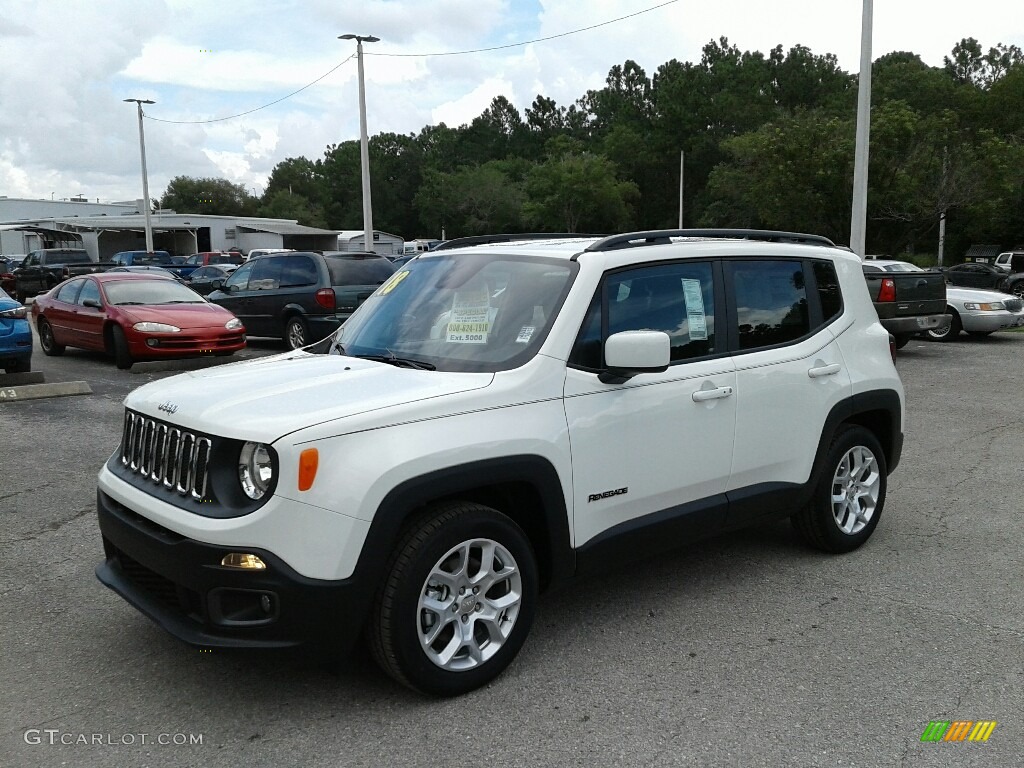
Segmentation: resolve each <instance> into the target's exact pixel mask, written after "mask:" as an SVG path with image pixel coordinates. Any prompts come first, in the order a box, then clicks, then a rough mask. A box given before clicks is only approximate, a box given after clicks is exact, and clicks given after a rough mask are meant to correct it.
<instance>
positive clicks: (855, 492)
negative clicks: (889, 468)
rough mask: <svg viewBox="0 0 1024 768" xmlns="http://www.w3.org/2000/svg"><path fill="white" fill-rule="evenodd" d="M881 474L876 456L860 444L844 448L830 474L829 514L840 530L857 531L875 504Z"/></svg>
mask: <svg viewBox="0 0 1024 768" xmlns="http://www.w3.org/2000/svg"><path fill="white" fill-rule="evenodd" d="M881 477H882V476H881V473H880V472H879V467H878V460H877V459H876V458H875V455H874V454H873V453H872V452H871V451H870V450H868V449H867V448H866V447H864V446H863V445H857V446H854V447H853V448H851V449H850V450H849V451H847V452H846V453H845V454H844V455H843V458H842V460H841V461H840V462H839V466H838V467H837V468H836V472H835V475H834V476H833V477H832V516H833V517H834V518H835V521H836V525H837V526H839V530H841V531H842V532H843V533H846V534H850V535H853V534H857V533H860V532H861V531H862V530H863V529H864V526H866V525H867V524H868V523H869V522H871V518H872V517H873V516H874V514H875V509H876V507H877V506H878V498H879V495H880V491H881Z"/></svg>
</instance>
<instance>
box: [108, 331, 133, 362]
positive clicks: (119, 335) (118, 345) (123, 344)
mask: <svg viewBox="0 0 1024 768" xmlns="http://www.w3.org/2000/svg"><path fill="white" fill-rule="evenodd" d="M110 337H111V341H112V342H113V347H114V365H116V366H117V367H118V368H120V369H121V370H122V371H127V370H128V369H129V368H131V367H132V363H133V362H135V361H134V360H132V355H131V352H129V351H128V339H126V338H125V335H124V329H123V328H121V326H120V325H115V326H114V328H113V330H112V331H111V332H110Z"/></svg>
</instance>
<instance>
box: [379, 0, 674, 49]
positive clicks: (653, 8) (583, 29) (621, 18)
mask: <svg viewBox="0 0 1024 768" xmlns="http://www.w3.org/2000/svg"><path fill="white" fill-rule="evenodd" d="M678 2H679V0H668V2H665V3H662V4H661V5H654V6H651V7H650V8H645V9H644V10H642V11H636V12H635V13H629V14H626V15H625V16H619V17H618V18H617V19H610V20H609V21H602V22H601V23H600V24H591V25H590V26H589V27H580V28H579V29H574V30H572V31H571V32H560V33H559V34H557V35H548V36H547V37H538V38H535V39H533V40H524V41H522V42H519V43H507V44H506V45H494V46H491V47H490V48H472V49H470V50H466V51H438V52H436V53H379V52H376V51H367V52H366V55H367V56H391V57H394V58H408V57H431V56H462V55H464V54H467V53H486V52H487V51H501V50H504V49H506V48H519V47H521V46H524V45H530V44H532V43H543V42H546V41H548V40H557V39H558V38H560V37H568V36H569V35H577V34H579V33H580V32H589V31H590V30H592V29H597V28H599V27H607V26H608V25H609V24H616V23H618V22H620V21H625V20H626V19H631V18H633V17H634V16H640V15H641V14H644V13H650V12H651V11H656V10H658V9H659V8H664V7H665V6H666V5H673V4H675V3H678Z"/></svg>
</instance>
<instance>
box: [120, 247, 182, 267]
mask: <svg viewBox="0 0 1024 768" xmlns="http://www.w3.org/2000/svg"><path fill="white" fill-rule="evenodd" d="M110 260H111V261H112V262H113V263H114V264H115V265H117V266H119V267H138V266H165V267H173V266H174V257H173V256H171V254H169V253H168V252H167V251H118V252H117V253H115V254H114V255H113V256H112V257H111V258H110Z"/></svg>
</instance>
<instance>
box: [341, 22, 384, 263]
mask: <svg viewBox="0 0 1024 768" xmlns="http://www.w3.org/2000/svg"><path fill="white" fill-rule="evenodd" d="M338 39H339V40H355V41H356V59H357V60H358V62H359V159H360V163H361V165H362V168H363V244H364V245H365V247H366V250H367V251H372V250H374V248H373V206H372V205H371V204H370V145H369V143H368V140H367V138H366V86H365V84H364V82H363V43H376V42H377V41H379V40H380V38H379V37H374V36H373V35H338Z"/></svg>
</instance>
